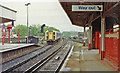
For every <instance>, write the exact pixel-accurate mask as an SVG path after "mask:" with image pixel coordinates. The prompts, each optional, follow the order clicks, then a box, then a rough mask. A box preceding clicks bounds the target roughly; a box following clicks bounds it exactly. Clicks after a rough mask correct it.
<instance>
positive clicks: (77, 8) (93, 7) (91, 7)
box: [72, 5, 103, 11]
mask: <svg viewBox="0 0 120 73" xmlns="http://www.w3.org/2000/svg"><path fill="white" fill-rule="evenodd" d="M72 11H103V5H72Z"/></svg>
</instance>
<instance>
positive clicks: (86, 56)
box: [61, 46, 115, 71]
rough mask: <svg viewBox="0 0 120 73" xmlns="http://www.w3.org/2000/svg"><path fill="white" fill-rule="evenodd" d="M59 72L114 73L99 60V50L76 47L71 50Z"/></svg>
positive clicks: (107, 65)
mask: <svg viewBox="0 0 120 73" xmlns="http://www.w3.org/2000/svg"><path fill="white" fill-rule="evenodd" d="M61 71H115V70H114V69H113V68H112V67H111V66H110V65H109V64H108V63H106V62H105V61H102V60H100V56H99V50H96V49H95V50H88V47H77V46H74V48H73V49H72V50H71V52H70V54H69V56H68V58H67V60H66V61H65V63H64V65H63V66H62V68H61Z"/></svg>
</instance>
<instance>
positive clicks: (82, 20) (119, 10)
mask: <svg viewBox="0 0 120 73" xmlns="http://www.w3.org/2000/svg"><path fill="white" fill-rule="evenodd" d="M104 1H108V2H101V0H59V2H60V4H61V6H62V7H63V9H64V10H65V12H66V13H67V15H68V17H69V18H70V20H71V22H72V24H73V25H77V26H82V27H84V26H85V27H87V26H88V25H89V24H90V23H92V22H93V21H95V20H96V19H98V18H99V17H100V16H101V12H103V14H104V16H105V17H109V16H112V17H114V18H116V19H117V20H118V21H119V19H118V18H119V17H118V16H119V15H120V2H119V0H111V1H112V2H109V1H110V0H104ZM73 5H83V6H84V5H102V6H103V11H79V10H78V11H72V6H73Z"/></svg>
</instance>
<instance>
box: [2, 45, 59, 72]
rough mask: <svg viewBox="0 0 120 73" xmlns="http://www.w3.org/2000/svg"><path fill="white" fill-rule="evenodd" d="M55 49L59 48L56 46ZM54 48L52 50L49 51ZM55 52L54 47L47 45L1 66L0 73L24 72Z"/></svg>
mask: <svg viewBox="0 0 120 73" xmlns="http://www.w3.org/2000/svg"><path fill="white" fill-rule="evenodd" d="M56 47H60V45H57V46H56ZM51 48H54V49H51ZM53 50H55V46H53V45H49V46H46V48H44V49H39V50H36V51H34V52H32V53H31V54H28V55H25V56H23V57H21V58H17V59H15V60H13V61H10V62H9V63H6V64H4V65H2V70H3V71H2V73H6V72H7V73H8V72H11V73H12V72H15V71H21V72H22V71H26V70H27V69H28V68H29V67H30V66H31V65H33V64H35V63H36V62H38V61H41V62H42V58H44V57H45V56H47V55H48V54H49V53H52V52H53Z"/></svg>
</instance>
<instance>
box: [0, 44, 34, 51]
mask: <svg viewBox="0 0 120 73" xmlns="http://www.w3.org/2000/svg"><path fill="white" fill-rule="evenodd" d="M30 45H34V44H4V45H2V44H0V52H4V51H8V50H13V49H17V48H21V47H26V46H30Z"/></svg>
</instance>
